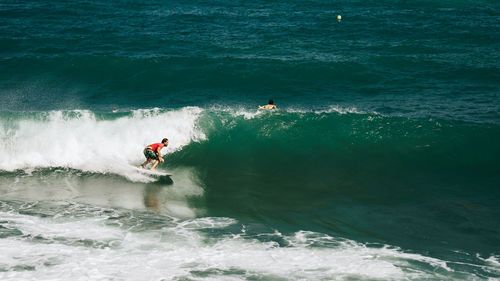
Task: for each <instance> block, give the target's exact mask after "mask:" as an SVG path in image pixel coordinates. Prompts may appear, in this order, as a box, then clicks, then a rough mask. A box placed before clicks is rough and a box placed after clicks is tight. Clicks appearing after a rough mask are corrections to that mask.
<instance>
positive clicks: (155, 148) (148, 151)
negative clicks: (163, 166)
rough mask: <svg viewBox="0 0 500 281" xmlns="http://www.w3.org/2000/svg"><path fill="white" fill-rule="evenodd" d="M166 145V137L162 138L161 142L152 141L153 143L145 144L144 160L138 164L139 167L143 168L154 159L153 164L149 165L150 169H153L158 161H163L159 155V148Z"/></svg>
mask: <svg viewBox="0 0 500 281" xmlns="http://www.w3.org/2000/svg"><path fill="white" fill-rule="evenodd" d="M167 146H168V139H167V138H164V139H163V140H162V141H161V143H153V144H150V145H148V146H146V148H144V156H145V157H146V161H144V163H142V165H140V166H139V168H141V169H142V168H144V167H146V165H147V164H148V163H149V162H151V161H153V160H155V162H154V163H153V166H152V167H151V169H150V170H151V171H153V170H154V169H155V168H156V166H158V164H159V163H160V162H163V161H164V160H163V157H162V156H161V153H160V151H161V149H162V148H163V147H167Z"/></svg>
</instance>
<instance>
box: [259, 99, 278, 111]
mask: <svg viewBox="0 0 500 281" xmlns="http://www.w3.org/2000/svg"><path fill="white" fill-rule="evenodd" d="M259 109H277V108H276V105H274V101H273V100H269V103H268V104H266V105H263V106H260V105H259Z"/></svg>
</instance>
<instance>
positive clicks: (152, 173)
mask: <svg viewBox="0 0 500 281" xmlns="http://www.w3.org/2000/svg"><path fill="white" fill-rule="evenodd" d="M136 169H137V171H139V172H141V173H143V174H146V175H148V176H153V177H158V178H159V177H171V176H172V174H170V173H166V172H161V171H156V170H153V171H151V170H149V169H141V168H136Z"/></svg>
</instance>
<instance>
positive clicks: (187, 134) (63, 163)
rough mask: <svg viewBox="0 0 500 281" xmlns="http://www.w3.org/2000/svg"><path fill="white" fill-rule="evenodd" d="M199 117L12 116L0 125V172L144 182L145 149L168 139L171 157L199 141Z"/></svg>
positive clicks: (153, 113)
mask: <svg viewBox="0 0 500 281" xmlns="http://www.w3.org/2000/svg"><path fill="white" fill-rule="evenodd" d="M200 112H201V110H200V109H198V108H192V107H187V108H183V109H180V110H175V111H168V112H162V111H161V110H159V109H151V110H135V111H132V112H130V113H128V114H126V115H125V116H123V115H122V116H118V117H115V116H112V115H111V116H110V115H108V116H102V115H101V116H99V115H98V114H95V113H93V112H91V111H89V110H73V111H49V112H31V113H23V114H21V116H19V114H10V115H7V116H4V117H3V118H2V119H1V121H0V122H1V123H0V139H1V140H2V142H1V144H0V169H1V170H5V171H14V170H17V169H33V168H47V167H68V168H72V169H78V170H82V171H88V172H95V173H113V174H119V175H123V176H125V177H127V178H129V179H131V180H147V179H148V177H146V176H145V175H143V174H141V173H139V172H137V171H134V170H135V168H134V166H137V165H139V164H140V163H141V162H142V161H143V160H144V159H143V157H144V156H143V155H142V150H143V148H144V147H145V146H146V145H148V144H151V143H154V142H159V141H161V139H163V138H164V137H170V138H171V141H170V145H169V147H168V148H167V149H166V151H164V153H165V152H166V153H171V152H173V151H176V150H180V149H182V147H183V146H185V145H187V144H189V143H190V142H192V141H199V140H203V139H204V138H205V136H204V134H203V133H202V132H201V131H199V130H197V129H196V120H197V116H198V115H199V114H200ZM16 115H17V116H16ZM106 117H107V119H106Z"/></svg>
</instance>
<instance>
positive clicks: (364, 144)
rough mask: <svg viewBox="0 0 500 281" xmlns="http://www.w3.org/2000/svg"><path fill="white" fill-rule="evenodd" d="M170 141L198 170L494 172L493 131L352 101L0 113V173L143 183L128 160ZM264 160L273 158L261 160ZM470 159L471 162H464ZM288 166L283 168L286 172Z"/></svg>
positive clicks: (178, 160) (176, 155)
mask: <svg viewBox="0 0 500 281" xmlns="http://www.w3.org/2000/svg"><path fill="white" fill-rule="evenodd" d="M164 137H168V138H169V139H170V144H169V147H168V148H167V149H166V150H165V151H164V153H167V154H168V158H167V166H173V167H178V166H194V167H197V168H201V169H204V170H205V171H208V170H211V169H220V170H222V171H225V172H228V171H229V172H231V171H232V172H235V169H241V170H252V171H253V172H258V173H262V174H264V171H265V170H266V169H268V170H272V171H278V172H279V173H280V174H282V175H281V176H282V177H286V176H288V175H287V174H289V173H292V172H295V173H299V172H300V171H307V172H308V173H310V174H311V176H312V175H313V174H315V175H321V174H328V173H329V172H328V170H330V169H332V168H336V169H337V168H338V169H337V170H345V169H346V167H351V168H352V169H358V167H357V166H359V163H361V162H363V161H364V162H366V165H365V166H369V167H371V169H373V170H378V169H377V168H376V167H377V165H378V164H377V163H380V161H384V165H385V166H384V168H383V169H381V171H380V172H382V173H386V172H387V171H389V170H391V169H392V170H401V168H402V167H405V168H407V171H406V172H409V170H412V169H419V170H420V171H428V172H430V171H431V170H432V169H435V168H436V167H440V170H441V171H442V172H443V173H456V172H461V171H466V172H468V173H469V174H470V171H474V172H477V173H478V174H483V175H485V174H486V175H488V174H491V173H493V172H494V167H495V165H494V163H495V159H494V155H498V154H499V151H498V150H499V149H498V147H497V146H496V145H494V144H495V143H498V142H499V140H500V128H499V127H498V126H495V125H484V124H468V123H462V122H452V121H444V120H433V119H410V118H406V117H395V116H385V115H381V114H378V113H376V112H365V111H362V110H359V109H357V108H354V107H340V106H331V107H329V108H325V109H323V110H308V109H297V108H288V109H286V110H278V111H274V112H268V111H258V110H248V109H245V108H231V107H220V106H219V107H211V108H206V109H202V108H199V107H184V108H181V109H174V110H166V109H160V108H153V109H140V110H132V111H122V112H116V113H109V112H108V113H103V112H92V111H90V110H70V111H47V112H2V113H1V114H0V139H1V140H2V142H1V143H0V169H1V170H4V171H14V170H18V169H23V170H26V169H33V168H48V167H68V168H72V169H78V170H82V171H89V172H94V173H113V174H119V175H123V176H125V177H127V178H129V179H131V180H145V178H144V177H143V176H144V175H141V174H140V173H137V172H134V169H135V168H134V166H137V165H139V164H140V163H141V162H142V161H143V155H142V150H143V148H144V147H145V146H146V145H148V144H150V143H154V142H158V141H160V140H161V139H162V138H164ZM269 157H271V158H272V161H269V160H268V159H269ZM471 163H473V164H472V165H471ZM287 171H288V172H287Z"/></svg>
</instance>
